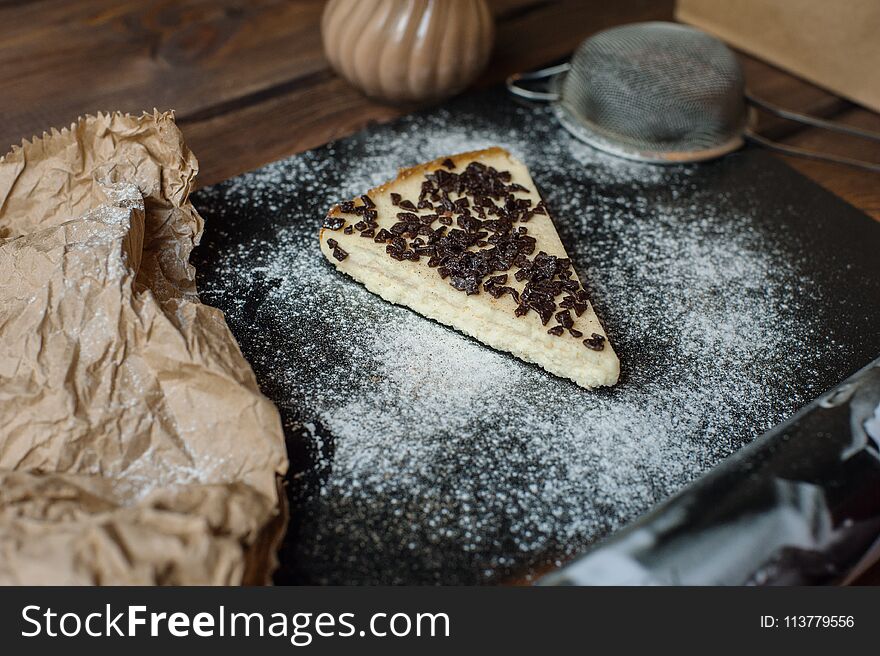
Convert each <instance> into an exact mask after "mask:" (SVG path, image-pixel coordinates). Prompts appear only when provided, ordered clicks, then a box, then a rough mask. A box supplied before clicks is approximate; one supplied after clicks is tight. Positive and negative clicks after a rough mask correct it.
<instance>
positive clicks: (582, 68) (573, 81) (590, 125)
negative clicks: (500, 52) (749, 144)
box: [507, 22, 880, 171]
mask: <svg viewBox="0 0 880 656" xmlns="http://www.w3.org/2000/svg"><path fill="white" fill-rule="evenodd" d="M537 80H547V87H548V90H546V91H536V90H533V89H529V88H526V87H523V86H522V85H521V82H527V81H537ZM507 86H508V89H510V91H511V92H512V93H514V94H515V95H517V96H519V97H522V98H526V99H528V100H534V101H550V102H552V103H553V108H554V111H555V112H556V116H557V117H558V119H559V121H560V123H562V125H563V126H564V127H565V128H566V129H567V130H568V131H569V132H571V133H572V134H573V135H575V136H576V137H577V138H579V139H581V140H582V141H585V142H586V143H588V144H590V145H592V146H594V147H595V148H598V149H600V150H603V151H606V152H608V153H612V154H614V155H618V156H621V157H626V158H629V159H635V160H639V161H643V162H655V163H675V162H696V161H701V160H706V159H712V158H715V157H719V156H721V155H724V154H726V153H729V152H731V151H733V150H736V149H737V148H739V147H740V146H742V145H743V143H744V141H745V140H746V139H749V140H751V141H754V142H756V143H759V144H761V145H763V146H765V147H769V148H772V149H774V150H779V151H782V152H786V153H788V154H791V155H798V156H806V157H814V158H820V159H828V160H832V161H836V162H840V163H844V164H850V165H855V166H862V167H865V168H869V169H871V170H875V171H880V165H878V164H872V163H869V162H861V161H857V160H851V159H848V158H843V157H837V156H833V155H827V154H822V153H814V152H811V151H804V150H801V149H798V148H792V147H790V146H786V145H783V144H779V143H776V142H773V141H770V140H768V139H766V138H764V137H762V136H760V135H758V134H757V133H755V132H754V131H753V130H752V129H751V128H750V125H751V123H753V121H752V120H751V119H752V115H753V113H754V112H752V111H750V109H749V104H753V105H756V106H759V107H761V108H762V109H764V110H767V111H770V112H772V113H774V114H776V115H778V116H782V117H783V118H788V119H791V120H796V121H800V122H803V123H807V124H809V125H813V126H816V127H821V128H826V129H831V130H837V131H839V132H846V133H848V134H854V135H856V136H862V137H866V138H870V139H877V140H880V135H878V134H874V133H871V132H867V131H864V130H860V129H858V128H852V127H850V126H846V125H841V124H838V123H832V122H829V121H824V120H822V119H818V118H814V117H810V116H804V115H801V114H796V113H793V112H787V111H786V110H783V109H781V108H778V107H776V106H774V105H770V104H769V103H766V102H763V101H759V100H757V99H754V98H752V97H751V96H749V95H748V94H747V93H746V90H745V82H744V76H743V72H742V68H741V67H740V64H739V61H738V60H737V58H736V55H734V53H733V52H732V51H731V50H730V49H729V48H728V47H727V46H726V45H724V44H723V43H722V42H721V41H719V40H718V39H716V38H715V37H713V36H710V35H709V34H706V33H705V32H702V31H700V30H697V29H694V28H691V27H687V26H684V25H679V24H677V23H665V22H650V23H634V24H631V25H624V26H622V27H615V28H612V29H609V30H605V31H603V32H598V33H597V34H594V35H593V36H591V37H589V38H588V39H586V40H585V41H584V42H583V43H582V44H581V45H580V47H578V49H577V50H576V51H575V53H574V55H573V57H572V59H571V62H570V63H567V64H561V65H559V66H553V67H551V68H546V69H543V70H540V71H536V72H533V73H526V74H518V75H513V76H511V77H510V78H508V80H507Z"/></svg>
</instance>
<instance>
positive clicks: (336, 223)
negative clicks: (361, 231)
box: [324, 214, 345, 230]
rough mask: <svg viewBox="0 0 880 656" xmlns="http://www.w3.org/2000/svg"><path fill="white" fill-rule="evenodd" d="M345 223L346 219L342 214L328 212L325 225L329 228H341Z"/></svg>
mask: <svg viewBox="0 0 880 656" xmlns="http://www.w3.org/2000/svg"><path fill="white" fill-rule="evenodd" d="M344 225H345V219H343V218H342V217H341V216H332V215H330V214H328V215H327V216H326V217H324V227H325V228H327V229H328V230H339V229H340V228H341V227H342V226H344Z"/></svg>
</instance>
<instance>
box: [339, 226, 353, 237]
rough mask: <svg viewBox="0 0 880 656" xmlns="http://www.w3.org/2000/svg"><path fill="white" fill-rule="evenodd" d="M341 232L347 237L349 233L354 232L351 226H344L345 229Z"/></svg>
mask: <svg viewBox="0 0 880 656" xmlns="http://www.w3.org/2000/svg"><path fill="white" fill-rule="evenodd" d="M342 232H344V233H345V234H347V235H350V234H351V233H353V232H354V227H353V226H350V225H347V226H345V228H344V229H343V231H342Z"/></svg>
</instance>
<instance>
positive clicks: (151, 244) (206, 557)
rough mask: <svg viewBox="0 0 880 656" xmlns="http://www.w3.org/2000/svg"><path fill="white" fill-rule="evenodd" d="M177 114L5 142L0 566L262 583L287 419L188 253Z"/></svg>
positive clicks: (1, 174) (70, 576)
mask: <svg viewBox="0 0 880 656" xmlns="http://www.w3.org/2000/svg"><path fill="white" fill-rule="evenodd" d="M197 171H198V164H197V162H196V159H195V157H194V156H193V155H192V153H190V151H189V150H188V149H187V147H186V145H185V144H184V142H183V139H182V137H181V134H180V131H179V130H178V128H177V126H176V125H175V123H174V119H173V116H172V115H171V114H166V113H158V112H155V111H154V112H153V113H152V114H144V115H142V116H140V117H135V116H130V115H123V114H99V115H98V116H89V117H84V118H81V119H80V120H78V121H77V122H76V123H74V124H73V125H71V126H70V128H69V129H65V130H62V131H58V130H52V131H51V132H50V133H46V134H44V135H43V136H42V137H39V138H36V139H33V140H32V141H30V142H23V144H22V146H21V147H18V148H15V149H13V151H12V152H11V153H9V154H7V155H6V156H5V157H3V158H2V159H0V280H2V281H3V284H2V286H0V583H6V584H240V583H265V582H267V581H268V580H269V577H270V574H271V571H272V569H273V568H274V566H275V564H276V563H275V556H274V553H275V547H276V546H277V543H278V541H279V540H280V536H281V534H282V532H283V529H284V526H285V516H286V515H285V509H284V506H283V500H282V496H281V495H280V494H279V491H280V480H281V479H280V477H281V476H282V475H283V474H284V472H285V471H286V468H287V459H286V454H285V448H284V439H283V435H282V432H281V423H280V420H279V416H278V413H277V410H276V409H275V407H274V406H273V405H272V404H271V403H270V402H269V401H268V400H267V399H266V398H265V397H264V396H263V395H262V394H261V393H260V391H259V388H258V387H257V383H256V380H255V378H254V375H253V372H252V370H251V368H250V366H249V365H248V364H247V362H246V361H245V360H244V358H243V357H242V355H241V352H240V351H239V348H238V345H237V344H236V342H235V339H234V338H233V336H232V334H231V333H230V332H229V329H228V328H227V326H226V323H225V321H224V318H223V315H222V313H221V312H220V311H219V310H217V309H215V308H212V307H209V306H206V305H203V304H201V303H200V302H199V300H198V296H197V294H196V286H195V272H194V270H193V268H192V267H191V265H190V264H189V262H188V259H189V254H190V251H191V250H192V248H193V247H194V246H195V245H196V244H197V243H198V240H199V237H200V235H201V233H202V228H203V222H202V219H201V218H200V217H199V215H198V213H197V212H196V210H195V209H194V208H193V206H192V204H191V203H190V202H189V200H188V194H189V191H190V189H191V187H192V183H193V179H194V177H195V175H196V173H197Z"/></svg>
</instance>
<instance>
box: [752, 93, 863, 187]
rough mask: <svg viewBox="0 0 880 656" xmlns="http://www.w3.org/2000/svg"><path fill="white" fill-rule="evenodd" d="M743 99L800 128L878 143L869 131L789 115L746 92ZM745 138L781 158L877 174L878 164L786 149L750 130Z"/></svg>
mask: <svg viewBox="0 0 880 656" xmlns="http://www.w3.org/2000/svg"><path fill="white" fill-rule="evenodd" d="M745 96H746V100H747V101H748V102H749V103H750V104H752V105H754V106H755V107H758V108H760V109H763V110H764V111H767V112H770V113H771V114H774V115H776V116H779V117H780V118H784V119H787V120H789V121H795V122H797V123H802V124H804V125H811V126H813V127H816V128H821V129H823V130H832V131H834V132H840V133H843V134H848V135H851V136H854V137H861V138H863V139H871V140H872V141H880V133H877V132H871V131H870V130H863V129H861V128H857V127H855V126H852V125H845V124H843V123H837V122H834V121H826V120H825V119H821V118H818V117H816V116H810V115H808V114H801V113H799V112H793V111H791V110H788V109H785V108H783V107H779V106H778V105H774V104H772V103H769V102H767V101H766V100H761V99H760V98H756V97H755V96H753V95H751V94H750V93H748V92H747V93H746V94H745ZM745 137H746V138H747V139H749V140H750V141H752V142H753V143H756V144H758V145H760V146H763V147H764V148H767V149H769V150H774V151H776V152H780V153H783V154H785V155H792V156H794V157H804V158H806V159H816V160H822V161H826V162H834V163H835V164H844V165H846V166H854V167H856V168H860V169H865V170H867V171H873V172H875V173H880V163H874V162H866V161H864V160H860V159H852V158H849V157H843V156H840V155H832V154H831V153H820V152H816V151H814V150H806V149H804V148H797V147H795V146H788V145H786V144H782V143H779V142H778V141H773V140H772V139H768V138H767V137H764V136H762V135H760V134H758V133H757V132H754V131H753V130H751V129H746V131H745Z"/></svg>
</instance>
